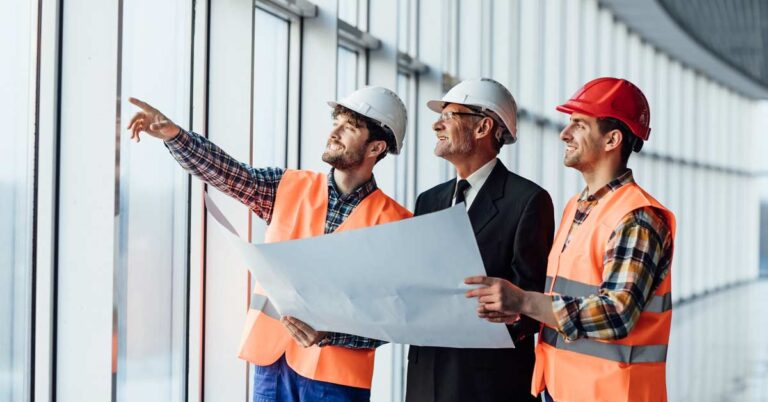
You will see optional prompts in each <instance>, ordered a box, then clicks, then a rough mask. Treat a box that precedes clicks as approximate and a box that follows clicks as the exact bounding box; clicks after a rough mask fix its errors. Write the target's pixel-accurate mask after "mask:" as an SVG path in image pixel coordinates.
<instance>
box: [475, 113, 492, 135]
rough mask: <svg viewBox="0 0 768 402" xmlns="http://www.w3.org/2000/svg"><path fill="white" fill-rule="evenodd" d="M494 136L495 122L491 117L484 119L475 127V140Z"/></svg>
mask: <svg viewBox="0 0 768 402" xmlns="http://www.w3.org/2000/svg"><path fill="white" fill-rule="evenodd" d="M489 135H493V121H491V118H490V117H484V118H483V119H482V120H480V121H479V122H478V124H477V126H476V127H475V138H477V139H480V138H483V137H486V136H489Z"/></svg>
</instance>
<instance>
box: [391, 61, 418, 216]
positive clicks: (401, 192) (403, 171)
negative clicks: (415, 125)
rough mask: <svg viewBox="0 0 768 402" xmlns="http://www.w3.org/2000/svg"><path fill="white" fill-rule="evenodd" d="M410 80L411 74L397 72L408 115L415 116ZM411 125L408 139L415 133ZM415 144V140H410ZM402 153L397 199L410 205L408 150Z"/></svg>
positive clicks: (397, 169) (397, 171)
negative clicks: (411, 129) (408, 192)
mask: <svg viewBox="0 0 768 402" xmlns="http://www.w3.org/2000/svg"><path fill="white" fill-rule="evenodd" d="M409 81H410V76H409V75H407V74H403V73H398V74H397V94H398V96H400V99H402V100H403V102H404V103H405V107H406V108H407V111H408V116H409V117H410V116H413V114H412V113H413V109H412V108H411V107H410V105H411V96H410V95H411V91H409V88H408V87H409V85H408V84H409ZM408 120H409V121H408V123H409V126H410V123H411V119H410V118H409V119H408ZM410 128H411V127H406V132H405V135H406V140H407V138H408V135H413V132H409V131H410ZM408 142H410V143H411V144H410V145H413V143H415V141H408ZM402 151H403V152H402V153H401V154H400V155H398V157H397V158H395V199H396V200H397V201H398V202H400V203H401V204H403V205H408V201H410V200H408V196H407V190H408V183H409V180H408V157H407V156H408V150H407V149H406V148H405V147H403V149H402Z"/></svg>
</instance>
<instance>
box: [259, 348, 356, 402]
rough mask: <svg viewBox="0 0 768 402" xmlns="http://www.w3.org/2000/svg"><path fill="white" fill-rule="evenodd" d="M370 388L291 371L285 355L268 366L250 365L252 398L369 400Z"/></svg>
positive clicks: (276, 401) (274, 401)
mask: <svg viewBox="0 0 768 402" xmlns="http://www.w3.org/2000/svg"><path fill="white" fill-rule="evenodd" d="M370 399H371V391H370V390H368V389H364V388H355V387H348V386H345V385H338V384H333V383H330V382H323V381H315V380H311V379H309V378H305V377H302V376H300V375H299V374H297V373H296V372H295V371H293V369H292V368H290V367H289V366H288V362H286V361H285V355H283V356H281V357H280V359H278V360H277V361H276V362H274V363H272V364H271V365H269V366H253V402H315V401H329V402H368V401H370Z"/></svg>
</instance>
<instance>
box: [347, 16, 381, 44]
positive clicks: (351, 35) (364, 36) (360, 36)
mask: <svg viewBox="0 0 768 402" xmlns="http://www.w3.org/2000/svg"><path fill="white" fill-rule="evenodd" d="M338 33H339V45H342V46H345V47H350V48H353V49H358V50H377V49H380V48H381V41H380V40H379V39H378V38H376V37H375V36H373V35H371V34H369V33H368V32H364V31H361V30H360V29H359V28H357V27H355V26H353V25H351V24H350V23H348V22H346V21H344V20H341V19H339V20H338Z"/></svg>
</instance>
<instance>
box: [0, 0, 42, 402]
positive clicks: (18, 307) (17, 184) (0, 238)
mask: <svg viewBox="0 0 768 402" xmlns="http://www.w3.org/2000/svg"><path fill="white" fill-rule="evenodd" d="M0 9H2V11H1V12H0V35H2V37H3V38H4V39H3V40H2V41H0V52H1V53H0V54H4V55H14V56H13V57H4V58H3V61H2V62H0V93H2V94H3V96H2V97H0V118H2V121H3V122H4V126H5V127H4V129H3V131H4V132H3V145H2V146H0V401H9V402H15V401H26V400H27V399H28V396H29V393H28V391H29V384H30V378H29V375H28V374H29V364H30V353H29V352H30V343H29V342H30V319H31V317H32V315H31V306H32V304H31V291H30V290H31V273H32V259H31V255H32V211H33V203H34V200H33V198H32V186H33V183H34V181H33V176H32V171H33V169H32V163H33V162H34V161H33V159H32V155H33V154H32V152H31V150H32V146H33V143H32V139H33V138H34V136H33V135H32V133H33V130H34V127H33V124H32V122H33V120H32V117H33V116H34V110H32V109H31V108H30V107H29V105H30V102H29V100H30V94H32V93H33V92H32V91H30V89H31V88H34V82H33V81H32V80H33V79H34V77H33V76H32V75H31V73H32V72H34V70H35V68H34V65H33V63H32V60H33V57H32V56H31V55H30V51H31V50H32V49H34V47H33V46H30V43H31V41H32V37H31V35H32V33H33V32H34V28H33V27H31V26H30V22H31V21H34V19H32V18H31V14H32V12H33V4H32V3H30V2H8V4H4V5H3V6H2V7H0Z"/></svg>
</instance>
